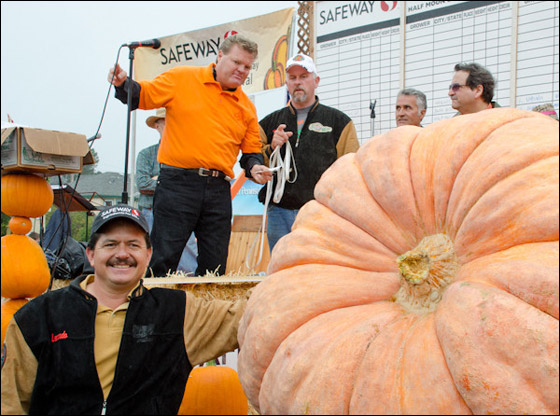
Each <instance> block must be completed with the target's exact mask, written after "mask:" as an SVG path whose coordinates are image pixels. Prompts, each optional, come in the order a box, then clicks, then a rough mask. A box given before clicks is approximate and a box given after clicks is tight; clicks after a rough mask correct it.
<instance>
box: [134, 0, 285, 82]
mask: <svg viewBox="0 0 560 416" xmlns="http://www.w3.org/2000/svg"><path fill="white" fill-rule="evenodd" d="M294 12H295V9H293V8H292V9H283V10H279V11H277V12H274V13H269V14H265V15H262V16H257V17H253V18H250V19H244V20H238V21H235V22H231V23H226V24H223V25H218V26H212V27H209V28H205V29H200V30H196V31H192V32H185V33H180V34H177V35H172V36H165V37H160V38H158V39H159V40H160V41H161V47H160V48H159V49H152V48H138V49H137V50H136V52H135V57H134V73H133V77H134V79H136V80H138V81H140V80H150V79H153V78H154V77H156V76H157V75H159V74H161V73H162V72H165V71H167V70H169V69H171V68H173V67H176V66H180V65H194V66H207V65H209V64H210V63H211V62H216V58H217V57H218V50H219V47H220V44H221V42H223V40H224V39H225V38H226V37H227V36H230V35H233V34H236V33H239V34H241V35H243V36H245V37H247V38H249V39H251V40H253V41H254V42H256V43H257V44H258V46H259V56H258V58H257V59H256V60H255V62H254V64H253V69H252V70H251V73H250V74H249V77H248V78H247V80H246V81H245V84H244V85H243V90H244V91H245V92H246V93H255V92H259V91H263V90H268V89H273V88H278V87H281V86H282V85H284V81H285V67H286V62H287V60H288V49H289V47H288V45H289V39H290V35H291V31H292V22H293V16H294Z"/></svg>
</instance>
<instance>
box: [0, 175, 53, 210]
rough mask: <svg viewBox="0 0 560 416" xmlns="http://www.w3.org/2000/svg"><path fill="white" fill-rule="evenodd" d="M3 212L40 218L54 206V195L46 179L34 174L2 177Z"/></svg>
mask: <svg viewBox="0 0 560 416" xmlns="http://www.w3.org/2000/svg"><path fill="white" fill-rule="evenodd" d="M1 191H2V212H3V213H4V214H6V215H10V216H15V215H17V216H20V217H31V218H35V217H40V216H42V215H44V214H45V213H46V212H47V211H48V210H49V208H50V207H51V206H52V204H53V200H54V194H53V191H52V188H51V185H50V184H49V183H48V182H47V181H46V180H45V178H43V177H41V176H38V175H34V174H32V173H9V174H7V175H3V176H2V187H1Z"/></svg>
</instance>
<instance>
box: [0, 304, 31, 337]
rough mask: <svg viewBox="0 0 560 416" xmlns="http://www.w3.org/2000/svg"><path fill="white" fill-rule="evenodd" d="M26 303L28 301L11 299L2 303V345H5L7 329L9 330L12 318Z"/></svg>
mask: <svg viewBox="0 0 560 416" xmlns="http://www.w3.org/2000/svg"><path fill="white" fill-rule="evenodd" d="M26 303H27V299H9V300H7V301H5V302H2V344H4V338H5V337H6V329H7V328H8V324H9V323H10V320H11V319H12V316H14V313H16V312H17V311H18V309H19V308H21V307H22V306H23V305H25V304H26Z"/></svg>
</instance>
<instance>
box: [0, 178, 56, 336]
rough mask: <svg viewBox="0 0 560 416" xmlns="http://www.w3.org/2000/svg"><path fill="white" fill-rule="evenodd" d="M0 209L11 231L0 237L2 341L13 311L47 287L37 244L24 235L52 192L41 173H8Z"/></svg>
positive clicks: (47, 276)
mask: <svg viewBox="0 0 560 416" xmlns="http://www.w3.org/2000/svg"><path fill="white" fill-rule="evenodd" d="M1 196H2V212H3V213H4V214H6V215H10V216H11V217H12V218H11V219H10V222H9V223H8V227H9V228H10V231H11V232H12V234H9V235H6V236H4V237H2V240H1V242H2V253H1V254H2V260H1V261H2V280H1V294H2V297H3V298H8V299H9V300H8V301H6V302H3V303H2V343H4V336H5V334H6V328H7V326H8V323H9V322H10V319H11V318H12V316H13V315H14V313H15V312H16V311H17V310H18V309H19V308H20V307H21V306H23V305H24V304H25V303H26V302H27V298H33V297H36V296H39V295H40V294H42V293H43V292H44V291H45V290H47V288H48V287H49V282H50V272H49V265H48V263H47V259H46V257H45V254H44V252H43V249H42V248H41V246H40V245H39V244H38V243H37V242H36V241H35V240H33V239H32V238H30V237H28V236H27V235H26V234H27V233H28V232H29V231H31V220H30V218H34V217H40V216H42V215H44V214H45V213H46V212H47V211H48V210H49V209H50V207H51V206H52V204H53V191H52V189H51V186H50V185H49V183H48V182H47V181H46V180H45V179H44V178H43V177H41V176H37V175H34V174H29V173H10V174H6V175H3V176H2V195H1Z"/></svg>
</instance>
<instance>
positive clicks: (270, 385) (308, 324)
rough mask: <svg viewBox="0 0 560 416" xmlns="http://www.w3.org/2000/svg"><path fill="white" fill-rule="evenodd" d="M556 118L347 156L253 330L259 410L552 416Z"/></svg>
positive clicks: (496, 113) (285, 257)
mask: <svg viewBox="0 0 560 416" xmlns="http://www.w3.org/2000/svg"><path fill="white" fill-rule="evenodd" d="M558 135H559V130H558V122H557V121H556V120H553V119H552V118H550V117H547V116H543V115H541V114H538V113H536V112H530V111H524V110H517V109H513V108H497V109H492V110H486V111H482V112H479V113H476V114H471V115H465V116H459V117H454V118H452V119H449V120H442V121H439V122H436V123H433V124H432V125H429V126H427V127H425V128H419V127H413V126H403V127H399V128H396V129H393V130H391V131H389V132H387V133H385V134H382V135H379V136H376V137H374V138H372V139H370V140H369V141H368V142H366V143H365V144H364V145H362V146H361V147H360V149H359V150H358V151H357V152H356V153H354V154H347V155H345V156H343V157H341V158H339V159H338V160H337V161H336V162H335V163H334V164H333V165H332V166H331V167H330V168H329V169H328V170H327V171H326V172H325V173H324V174H323V176H322V177H321V179H320V181H319V182H318V184H317V186H316V187H315V200H313V201H310V202H308V203H307V204H306V205H304V206H303V207H302V208H301V209H300V211H299V213H298V216H297V218H296V220H295V223H294V225H293V227H292V232H291V233H289V234H288V235H286V236H285V237H283V238H282V239H280V241H279V242H278V244H277V245H276V246H275V248H274V250H273V252H272V256H271V259H270V263H269V268H268V277H267V278H266V279H265V280H264V281H263V282H261V283H259V285H257V286H256V287H255V289H254V291H253V293H252V295H251V297H250V299H249V301H248V304H247V308H246V310H245V314H244V316H243V318H242V319H241V322H240V326H239V331H238V340H239V345H240V354H239V360H238V371H239V378H240V380H241V384H242V385H243V388H244V390H245V393H246V394H247V397H248V399H249V401H250V403H251V404H252V405H253V406H254V407H255V408H256V409H257V410H258V411H259V412H260V413H261V414H482V413H484V414H558V413H559V406H558V401H559V396H558V391H559V364H558V362H559V352H558V351H559V341H558V333H559V325H558V316H559V282H558V274H559V261H558V257H559V244H558V225H559V224H558V223H559V221H558V215H559V210H558V199H559V173H558V172H559V158H558V153H559V152H558V150H559V149H558Z"/></svg>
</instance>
